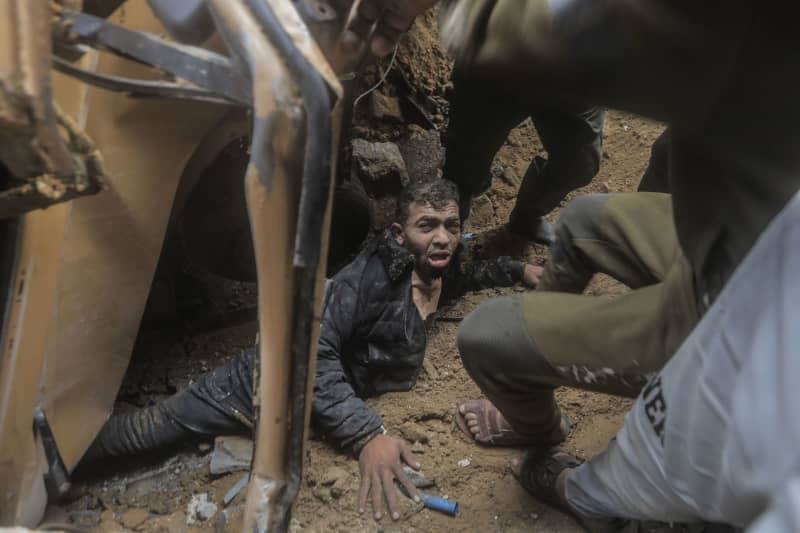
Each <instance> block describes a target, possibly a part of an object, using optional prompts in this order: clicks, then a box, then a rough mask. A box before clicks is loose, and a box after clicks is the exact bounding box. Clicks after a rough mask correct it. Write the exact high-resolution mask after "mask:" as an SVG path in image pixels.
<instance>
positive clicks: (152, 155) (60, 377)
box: [0, 0, 226, 526]
mask: <svg viewBox="0 0 800 533" xmlns="http://www.w3.org/2000/svg"><path fill="white" fill-rule="evenodd" d="M0 1H2V0H0ZM26 1H27V0H26ZM123 13H124V23H125V25H126V27H129V28H135V29H142V30H144V31H152V32H160V31H163V29H162V28H161V27H160V25H159V24H158V22H157V21H156V20H155V18H154V17H153V16H152V14H151V12H150V10H149V8H148V6H147V4H146V1H145V0H129V1H128V2H127V3H126V5H125V8H124V9H122V10H119V11H118V12H117V13H116V14H115V15H114V16H113V17H112V19H113V20H117V21H119V19H120V16H121V15H122V14H123ZM82 62H83V63H82V64H83V66H84V68H92V69H97V70H98V71H102V72H107V73H109V74H118V75H126V76H130V75H139V74H142V73H143V71H145V70H146V68H145V67H143V66H141V65H134V64H131V63H130V62H128V61H126V60H123V59H121V58H117V57H113V56H110V55H98V54H96V53H94V52H91V53H89V54H86V56H85V57H84V58H83V60H82ZM53 79H54V93H55V97H56V100H57V101H58V103H59V104H60V105H61V107H62V109H63V110H64V112H65V113H68V114H69V115H70V116H74V117H79V124H80V126H81V127H82V128H84V129H85V130H86V131H87V132H88V134H89V135H91V136H92V137H93V138H94V139H96V140H97V148H98V149H99V150H101V151H102V152H103V154H104V155H105V156H106V163H107V166H108V171H109V176H110V177H109V180H108V190H107V192H105V193H104V194H101V195H97V196H93V197H87V198H81V199H78V200H75V201H73V202H70V203H68V204H60V205H57V206H54V207H52V208H50V209H47V210H45V211H33V212H30V213H28V214H26V215H25V216H24V217H23V222H24V225H25V228H24V231H23V243H28V246H27V248H25V244H23V248H24V249H25V250H29V252H26V253H24V254H23V255H24V257H26V258H27V260H26V261H20V262H19V264H18V267H17V272H16V274H15V276H16V279H17V280H18V281H19V280H26V281H25V283H22V284H21V285H20V286H21V287H23V288H25V287H27V292H24V293H23V294H24V297H22V298H20V299H19V300H18V301H16V302H14V305H13V306H12V310H11V314H12V318H13V319H14V323H13V332H12V334H13V335H12V337H13V342H12V343H10V344H9V343H6V345H4V346H3V347H2V350H3V353H2V356H0V365H2V366H0V479H2V481H3V482H2V483H0V523H2V524H7V523H17V524H24V525H29V526H30V525H33V524H35V523H36V521H37V520H38V519H39V518H40V516H41V512H42V511H43V509H44V503H45V501H44V500H43V491H44V487H43V481H42V474H43V470H44V468H45V465H44V463H45V459H44V454H43V453H42V449H41V445H40V444H37V443H36V442H35V440H34V439H35V437H34V432H33V416H34V411H35V409H36V408H37V407H41V408H42V409H43V410H44V411H45V412H46V413H47V419H48V422H49V425H50V427H51V428H52V432H53V435H54V437H55V441H56V443H57V445H58V451H59V453H60V455H61V456H62V458H63V462H64V464H65V466H66V468H67V469H71V468H74V466H75V465H76V464H77V462H78V460H79V459H80V457H81V456H82V454H83V453H84V451H85V450H86V448H87V447H88V446H89V444H90V443H91V441H92V440H93V439H94V436H95V435H96V433H97V431H98V430H99V428H100V427H101V426H102V424H103V423H104V421H105V420H106V419H107V417H108V415H109V413H110V411H111V408H112V406H113V402H114V399H115V397H116V394H117V391H118V389H119V385H120V383H121V381H122V378H123V375H124V373H125V370H126V368H127V365H128V361H129V359H130V355H131V351H132V348H133V343H134V339H135V337H136V333H137V330H138V327H139V321H140V319H141V316H142V313H143V310H144V306H145V303H146V300H147V296H148V292H149V288H150V283H151V281H152V278H153V274H154V272H155V268H156V263H157V261H158V258H159V255H160V251H161V245H162V241H163V238H164V235H165V231H166V227H167V223H168V220H169V216H170V211H171V208H172V203H173V198H174V195H175V190H176V188H177V185H178V182H179V180H180V179H181V176H182V174H183V171H184V168H185V166H186V162H187V161H188V160H189V159H190V158H191V156H192V154H193V153H194V152H195V150H196V147H197V146H198V145H199V144H200V143H201V142H202V141H203V139H204V137H205V136H206V135H210V134H213V133H214V130H215V128H216V127H217V125H218V124H219V121H220V120H221V117H222V115H223V114H224V112H225V111H226V109H224V108H222V107H219V106H210V105H204V104H197V103H183V102H180V103H175V102H163V101H149V100H148V101H140V100H130V99H128V98H126V97H124V96H122V95H119V94H115V93H109V92H107V91H104V90H100V89H95V88H90V87H87V86H85V85H83V84H80V83H77V82H76V81H74V80H71V79H69V78H66V77H64V76H61V75H58V74H54V78H53ZM10 338H11V337H10Z"/></svg>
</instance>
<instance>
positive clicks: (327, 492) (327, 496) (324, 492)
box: [311, 486, 331, 503]
mask: <svg viewBox="0 0 800 533" xmlns="http://www.w3.org/2000/svg"><path fill="white" fill-rule="evenodd" d="M311 493H312V494H313V495H314V497H315V498H317V499H318V500H319V501H321V502H322V503H330V501H331V489H329V488H328V487H321V486H316V487H314V490H312V491H311Z"/></svg>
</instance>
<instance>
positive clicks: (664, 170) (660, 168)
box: [636, 128, 670, 192]
mask: <svg viewBox="0 0 800 533" xmlns="http://www.w3.org/2000/svg"><path fill="white" fill-rule="evenodd" d="M669 144H670V143H669V128H667V129H665V130H664V131H663V132H661V135H659V136H658V138H657V139H656V140H655V142H654V143H653V146H652V148H651V149H650V161H648V162H647V168H646V169H645V170H644V174H642V179H641V180H640V181H639V187H638V188H637V189H636V190H637V191H638V192H669V191H670V188H669Z"/></svg>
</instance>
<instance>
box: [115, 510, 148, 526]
mask: <svg viewBox="0 0 800 533" xmlns="http://www.w3.org/2000/svg"><path fill="white" fill-rule="evenodd" d="M148 518H150V513H148V512H147V511H146V510H144V509H129V510H127V511H125V512H124V513H122V516H121V517H120V521H121V522H122V525H123V526H125V527H126V528H127V529H136V528H138V527H139V526H141V525H142V524H144V522H145V521H146V520H147V519H148Z"/></svg>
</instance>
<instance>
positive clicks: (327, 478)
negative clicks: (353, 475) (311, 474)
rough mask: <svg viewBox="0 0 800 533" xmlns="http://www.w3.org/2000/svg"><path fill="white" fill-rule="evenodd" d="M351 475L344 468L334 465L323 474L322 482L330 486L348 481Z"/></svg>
mask: <svg viewBox="0 0 800 533" xmlns="http://www.w3.org/2000/svg"><path fill="white" fill-rule="evenodd" d="M349 476H350V474H349V473H348V472H347V470H345V469H344V468H341V467H339V466H332V467H330V468H328V469H327V470H326V471H325V473H324V474H322V484H323V485H325V486H326V487H329V486H331V485H334V484H339V483H342V482H344V481H346V480H347V478H348V477H349Z"/></svg>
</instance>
